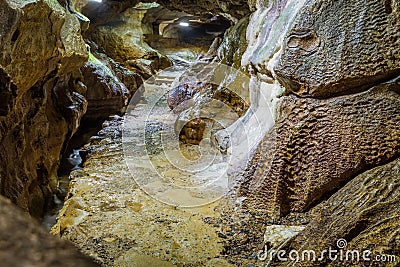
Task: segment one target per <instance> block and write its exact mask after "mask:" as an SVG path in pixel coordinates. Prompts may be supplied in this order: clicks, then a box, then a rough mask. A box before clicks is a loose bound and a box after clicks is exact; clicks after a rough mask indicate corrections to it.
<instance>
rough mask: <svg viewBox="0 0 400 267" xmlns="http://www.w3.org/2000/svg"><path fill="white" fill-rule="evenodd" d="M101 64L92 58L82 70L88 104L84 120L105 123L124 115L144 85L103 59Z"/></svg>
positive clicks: (139, 78) (126, 71) (134, 74)
mask: <svg viewBox="0 0 400 267" xmlns="http://www.w3.org/2000/svg"><path fill="white" fill-rule="evenodd" d="M103 59H105V61H100V60H99V59H97V58H96V57H95V56H94V55H93V54H90V57H89V60H88V62H86V64H85V65H84V66H83V67H81V69H80V71H81V73H82V80H83V83H84V85H85V87H86V90H85V92H83V95H84V96H85V98H86V99H87V101H88V108H87V112H86V114H85V120H88V121H96V120H99V119H105V118H107V117H108V116H109V115H110V114H120V115H121V114H122V113H123V112H124V110H125V107H126V106H127V105H128V102H129V100H130V99H131V97H132V96H133V94H134V93H135V92H136V90H137V88H138V87H139V86H140V85H141V83H142V78H141V77H140V75H139V74H137V73H134V72H131V71H129V70H128V69H126V68H125V67H123V66H121V65H120V64H118V63H116V62H115V61H113V60H112V59H110V58H108V57H107V56H105V55H103Z"/></svg>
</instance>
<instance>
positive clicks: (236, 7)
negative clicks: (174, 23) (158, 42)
mask: <svg viewBox="0 0 400 267" xmlns="http://www.w3.org/2000/svg"><path fill="white" fill-rule="evenodd" d="M157 2H158V3H160V4H161V5H163V6H165V7H166V8H168V9H171V10H182V11H184V12H187V13H189V14H195V15H202V14H207V13H213V14H227V15H230V16H232V17H233V18H236V19H240V18H242V17H244V16H246V15H247V14H249V13H250V8H249V5H248V2H247V1H246V0H225V1H177V0H174V1H164V0H159V1H157Z"/></svg>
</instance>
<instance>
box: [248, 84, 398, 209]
mask: <svg viewBox="0 0 400 267" xmlns="http://www.w3.org/2000/svg"><path fill="white" fill-rule="evenodd" d="M399 88H400V84H399V83H398V82H397V81H395V82H391V83H388V84H383V85H379V86H377V87H375V88H372V89H371V90H369V91H367V92H365V93H362V94H357V95H352V96H343V97H338V98H332V99H328V100H315V99H307V98H306V99H303V98H298V97H295V96H289V97H285V98H284V99H283V100H282V102H281V104H280V108H279V120H278V121H277V122H276V124H275V126H274V128H273V130H272V131H271V132H270V133H269V134H267V135H266V136H265V138H264V140H263V142H262V143H261V145H260V147H259V151H258V153H257V156H256V157H255V159H254V161H253V162H252V164H251V168H254V169H255V171H254V173H253V174H252V178H251V181H250V182H249V183H248V184H246V185H245V186H243V187H242V190H243V191H244V194H245V195H246V196H248V197H249V198H255V199H257V200H258V202H259V203H263V207H262V208H265V209H267V210H269V211H271V212H272V213H274V214H275V215H278V216H281V215H286V214H288V213H289V212H291V211H297V212H303V211H305V210H306V209H307V208H309V207H310V205H312V204H314V203H315V202H319V201H320V200H321V198H323V197H326V196H327V195H328V194H329V193H330V192H332V191H334V190H335V189H336V188H338V187H340V186H341V185H342V184H343V183H346V182H348V181H349V180H350V179H352V178H353V177H354V176H355V175H356V174H358V173H360V172H363V171H366V170H367V169H369V168H371V167H374V166H377V165H380V164H383V163H385V162H387V161H388V160H391V159H393V158H394V157H396V156H398V153H399V148H400V138H399V131H400V116H399V115H398V110H399V107H400V95H399Z"/></svg>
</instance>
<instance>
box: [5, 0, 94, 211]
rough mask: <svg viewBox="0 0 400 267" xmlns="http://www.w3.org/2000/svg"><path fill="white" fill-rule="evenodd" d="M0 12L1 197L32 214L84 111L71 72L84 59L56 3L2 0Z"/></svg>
mask: <svg viewBox="0 0 400 267" xmlns="http://www.w3.org/2000/svg"><path fill="white" fill-rule="evenodd" d="M0 10H1V11H0V13H1V16H0V24H1V25H2V26H1V27H0V47H1V56H0V69H1V71H0V77H1V78H0V79H1V82H2V83H1V85H0V86H1V87H0V92H1V95H2V96H4V98H2V104H1V109H0V110H1V115H0V150H1V152H0V190H1V191H0V192H1V194H3V195H5V196H7V197H9V198H10V199H11V200H12V201H13V202H15V203H17V204H18V206H20V207H22V208H23V209H25V210H30V212H31V213H32V214H34V215H39V214H40V213H41V211H42V209H43V205H44V199H45V197H46V196H49V195H50V193H51V192H52V191H54V190H55V188H56V186H57V179H56V171H57V166H58V162H59V159H60V154H61V150H62V147H63V145H64V141H65V140H67V139H68V138H69V137H70V136H71V135H72V134H73V133H74V132H75V131H76V128H77V126H78V125H79V120H80V118H81V116H82V115H83V114H84V112H85V111H86V101H85V99H84V98H83V97H82V95H80V94H79V93H78V91H77V90H75V87H74V86H75V85H76V82H75V81H74V79H71V72H73V71H74V70H75V69H76V68H79V67H80V66H82V65H83V64H84V63H85V61H86V60H87V57H88V55H87V51H86V48H85V44H84V42H83V39H82V37H81V36H80V34H79V33H80V23H79V21H78V19H77V18H76V17H75V16H73V15H72V14H70V13H69V12H68V11H66V10H65V9H64V8H63V7H61V6H60V5H59V4H58V3H57V2H55V1H42V0H38V1H19V2H10V1H5V0H4V1H1V2H0ZM3 101H4V102H3Z"/></svg>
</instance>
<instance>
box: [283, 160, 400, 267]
mask: <svg viewBox="0 0 400 267" xmlns="http://www.w3.org/2000/svg"><path fill="white" fill-rule="evenodd" d="M399 177H400V161H399V160H398V159H397V160H395V161H393V162H391V163H388V164H386V165H383V166H379V167H376V168H374V169H372V170H369V171H367V172H365V173H363V174H361V175H359V176H357V177H356V178H354V179H353V180H352V181H351V182H349V183H348V184H346V185H345V186H344V187H343V188H342V189H340V190H339V191H338V192H336V193H335V194H334V195H333V196H332V197H330V198H329V200H327V201H325V202H322V203H321V204H319V205H318V206H316V207H315V208H314V209H313V212H312V213H314V214H315V215H314V218H313V219H312V220H311V222H310V223H309V224H308V225H307V227H306V228H305V229H304V231H303V232H302V233H300V234H299V235H298V236H296V237H295V238H294V240H292V241H291V242H290V244H289V246H287V249H288V251H290V250H292V249H296V250H297V251H300V252H301V251H304V250H314V251H316V252H317V253H320V252H321V251H322V250H325V249H328V248H329V247H331V248H332V249H336V250H338V249H339V248H338V247H337V242H338V240H340V239H344V240H345V241H346V242H347V245H346V246H345V247H343V251H344V252H345V253H346V252H347V251H351V250H358V251H359V252H360V261H359V262H358V263H357V264H358V265H357V266H369V265H367V264H368V262H367V261H363V259H362V255H363V254H362V253H363V251H365V250H370V251H371V252H372V254H371V255H369V256H368V257H370V258H371V259H374V258H373V257H374V256H376V255H378V254H379V255H394V256H396V257H397V260H396V261H393V258H392V260H390V261H389V260H388V261H386V262H381V265H378V263H377V265H376V266H398V263H399V261H400V242H399V239H398V234H397V233H398V232H399V230H400V190H399V189H400V186H399V185H400V180H399ZM344 244H345V243H344ZM342 246H343V244H342ZM317 256H318V257H319V256H320V255H319V254H317ZM350 259H351V258H350ZM276 264H277V265H279V264H278V263H277V262H276ZM350 264H351V262H350V261H346V260H343V261H339V260H337V261H334V262H330V261H329V260H328V258H327V257H325V259H324V261H320V266H321V265H323V266H350ZM281 265H282V266H287V265H286V264H282V263H281ZM279 266H280V265H279ZM298 266H309V262H299V263H298Z"/></svg>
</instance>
